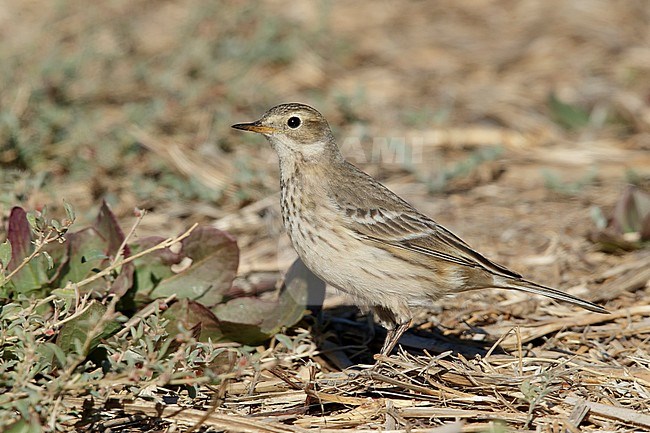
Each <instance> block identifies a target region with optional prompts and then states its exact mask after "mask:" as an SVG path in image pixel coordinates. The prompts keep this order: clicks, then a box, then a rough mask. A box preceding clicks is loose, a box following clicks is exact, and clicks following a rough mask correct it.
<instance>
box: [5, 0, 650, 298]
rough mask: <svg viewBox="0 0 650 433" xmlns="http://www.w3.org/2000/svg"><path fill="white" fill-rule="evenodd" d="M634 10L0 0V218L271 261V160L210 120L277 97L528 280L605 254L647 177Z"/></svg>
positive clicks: (527, 4) (577, 273) (644, 10)
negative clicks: (117, 228) (200, 245)
mask: <svg viewBox="0 0 650 433" xmlns="http://www.w3.org/2000/svg"><path fill="white" fill-rule="evenodd" d="M649 24H650V3H648V2H646V1H642V0H639V1H594V0H589V1H586V0H585V1H583V0H577V1H571V2H567V1H563V0H546V1H535V0H524V1H508V0H500V1H496V0H476V1H452V0H449V1H435V2H424V1H408V2H399V3H398V2H377V1H357V2H344V1H334V0H331V1H314V2H281V1H265V2H244V1H218V2H206V1H199V0H178V1H132V0H129V1H126V0H107V1H103V2H96V3H92V5H90V4H89V3H88V2H82V1H78V0H58V1H48V2H45V1H37V0H22V1H20V2H17V1H9V0H3V1H0V59H2V61H1V62H0V167H1V170H0V179H1V190H0V214H2V215H3V217H6V216H7V214H8V211H9V209H10V207H11V206H13V205H17V204H20V205H22V206H24V207H25V208H26V209H39V208H41V207H43V206H45V205H47V206H48V208H49V209H50V213H51V214H54V215H57V214H58V215H59V216H61V215H64V213H63V210H62V204H63V200H65V201H66V202H68V203H70V204H72V205H73V206H74V208H75V210H76V211H77V215H78V218H79V224H78V227H82V226H83V225H84V224H85V223H87V222H88V221H90V220H92V219H93V218H94V216H95V215H96V213H97V209H98V207H99V203H100V201H101V200H102V199H103V198H105V199H106V200H107V201H108V202H109V203H110V204H111V206H112V208H113V210H114V211H115V213H116V214H117V216H118V218H119V220H120V223H121V224H122V227H123V228H125V229H127V228H128V227H129V225H130V223H131V221H133V219H134V216H133V209H134V208H135V207H139V208H144V209H148V210H150V211H151V213H150V214H149V215H148V216H147V217H146V218H145V220H144V222H143V223H142V225H141V227H140V228H139V229H138V235H142V236H143V235H149V234H158V235H162V236H171V235H172V234H175V233H178V232H180V231H181V230H183V229H184V228H187V227H188V226H189V225H190V224H191V223H193V222H201V223H207V224H216V226H217V227H219V228H222V229H225V230H228V231H230V232H231V233H233V234H234V235H236V236H237V238H238V241H239V245H240V248H241V250H242V259H241V268H240V272H241V273H242V274H246V273H250V272H253V271H277V270H281V271H282V270H284V269H286V268H287V267H288V266H289V264H290V263H291V260H292V254H293V253H292V251H291V248H290V246H289V244H288V242H287V241H286V240H285V238H284V237H283V235H282V229H281V223H280V219H279V210H278V196H277V191H278V189H279V183H278V171H277V161H276V157H275V155H274V154H273V152H272V150H271V149H270V147H269V146H268V145H267V143H266V141H265V140H263V139H262V138H261V137H259V136H254V135H253V134H243V133H240V132H237V131H234V130H232V129H231V128H230V125H231V124H233V123H237V122H243V121H253V120H256V119H257V118H259V117H260V116H261V115H262V114H263V113H264V111H266V110H267V109H268V108H269V107H271V106H273V105H275V104H278V103H282V102H290V101H295V102H304V103H307V104H309V105H312V106H314V107H315V108H317V109H318V110H319V111H321V112H322V113H323V114H324V115H325V117H326V118H327V119H328V120H329V122H330V123H331V126H332V127H333V130H334V133H335V136H336V137H337V139H338V141H339V143H340V144H341V146H342V149H343V152H344V153H345V154H346V155H347V156H348V157H349V158H350V159H351V160H353V161H354V162H355V163H356V164H358V165H359V166H361V167H362V168H363V169H364V170H366V171H368V172H369V173H371V174H372V175H374V176H376V177H378V178H379V179H380V180H381V181H382V182H384V183H386V184H387V185H388V186H389V187H391V188H392V189H393V190H395V191H396V192H397V193H399V194H401V195H402V196H404V197H405V198H406V199H408V200H409V201H410V202H412V203H413V204H415V205H416V206H417V207H418V208H419V209H421V210H422V211H424V212H425V213H427V214H429V215H430V216H432V217H433V218H434V219H436V220H437V221H438V222H440V223H442V224H444V225H446V226H447V227H449V228H451V229H452V230H453V231H455V232H456V233H458V234H459V235H461V236H462V237H463V238H465V239H466V240H467V241H468V242H469V243H470V244H472V245H473V246H474V247H476V248H478V249H479V250H482V251H484V252H485V253H486V254H487V255H488V256H489V257H492V258H494V259H497V260H499V261H501V262H502V263H504V264H506V265H509V266H512V267H514V268H515V269H517V270H519V271H521V272H524V273H526V274H527V275H529V276H531V277H532V278H537V279H539V280H540V281H542V282H544V283H545V284H549V285H566V284H569V285H570V286H574V285H579V284H580V283H581V282H584V281H586V279H587V278H588V277H589V276H590V275H593V274H594V272H596V271H597V270H598V269H606V268H608V267H611V266H613V265H615V264H617V263H619V262H620V261H621V260H624V259H623V258H621V256H611V255H607V254H604V253H602V252H600V251H598V248H595V247H594V245H593V243H592V242H591V241H590V240H589V239H588V237H589V233H590V232H591V231H593V230H595V229H596V228H597V227H598V226H599V224H600V225H601V226H602V225H603V224H604V221H605V220H606V218H607V216H608V215H609V214H610V212H611V210H612V209H613V208H614V205H615V203H616V200H617V199H618V197H619V195H620V194H621V191H623V189H624V187H625V185H626V184H629V183H633V184H636V185H638V186H639V187H640V188H646V187H647V185H648V180H649V179H650V25H649Z"/></svg>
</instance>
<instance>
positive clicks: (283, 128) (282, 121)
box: [232, 103, 338, 160]
mask: <svg viewBox="0 0 650 433" xmlns="http://www.w3.org/2000/svg"><path fill="white" fill-rule="evenodd" d="M232 127H233V128H235V129H241V130H243V131H251V132H257V133H258V134H262V135H264V136H265V137H266V138H267V139H268V140H269V142H270V143H271V145H272V146H273V148H274V149H275V150H276V152H277V153H278V155H279V156H280V159H281V160H282V159H284V158H297V157H302V159H306V160H314V159H322V158H324V157H331V156H335V155H337V154H338V148H337V147H336V143H335V141H334V137H333V136H332V132H331V130H330V126H329V124H328V123H327V120H325V118H324V117H323V115H322V114H320V113H319V112H318V111H317V110H316V109H314V108H312V107H310V106H309V105H305V104H298V103H291V104H281V105H276V106H275V107H273V108H271V109H270V110H268V111H267V112H266V113H264V115H263V116H262V118H261V119H259V120H257V121H255V122H251V123H238V124H236V125H232Z"/></svg>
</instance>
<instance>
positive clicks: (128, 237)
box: [111, 210, 147, 265]
mask: <svg viewBox="0 0 650 433" xmlns="http://www.w3.org/2000/svg"><path fill="white" fill-rule="evenodd" d="M146 214H147V211H146V210H141V211H140V215H139V216H138V219H137V220H136V221H135V223H133V226H131V229H130V230H129V232H128V233H127V234H126V236H124V240H123V241H122V244H121V245H120V247H119V248H118V249H117V252H116V253H115V257H114V258H113V261H112V262H111V265H114V264H115V263H117V262H118V261H119V260H120V259H121V258H122V257H123V256H124V249H125V248H126V244H127V243H128V242H129V241H130V240H131V238H132V237H133V235H134V234H135V229H137V228H138V226H139V225H140V223H141V222H142V220H143V219H144V216H145V215H146Z"/></svg>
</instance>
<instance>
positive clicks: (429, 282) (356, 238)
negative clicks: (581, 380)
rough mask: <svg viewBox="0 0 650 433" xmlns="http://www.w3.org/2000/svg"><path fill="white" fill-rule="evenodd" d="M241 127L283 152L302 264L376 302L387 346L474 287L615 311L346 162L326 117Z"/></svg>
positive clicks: (286, 195)
mask: <svg viewBox="0 0 650 433" xmlns="http://www.w3.org/2000/svg"><path fill="white" fill-rule="evenodd" d="M232 127H233V128H235V129H241V130H244V131H251V132H257V133H259V134H262V135H264V136H265V137H266V138H267V140H269V142H270V143H271V146H272V147H273V149H274V150H275V151H276V152H277V154H278V157H279V159H280V188H281V207H282V221H283V222H284V226H285V228H286V230H287V233H288V234H289V237H290V238H291V242H292V244H293V247H294V248H295V249H296V252H297V253H298V256H300V258H301V259H302V261H303V262H304V264H305V265H306V266H307V267H308V268H309V269H310V270H311V271H312V272H313V273H314V274H316V275H317V276H318V277H319V278H321V279H322V280H323V281H325V282H327V283H328V284H330V285H332V286H334V287H336V288H338V289H340V290H343V291H344V292H346V293H348V294H349V295H350V296H351V297H352V298H353V299H354V301H355V303H356V304H357V305H358V306H359V307H360V308H361V309H362V310H364V311H368V310H371V311H372V312H373V313H374V314H375V317H376V318H377V319H378V320H379V322H380V323H381V324H382V325H383V326H385V327H386V329H387V330H388V333H387V336H386V340H385V342H384V345H383V347H382V349H381V354H383V355H388V354H390V352H391V351H392V350H393V348H394V347H395V344H396V343H397V341H398V340H399V338H400V336H401V335H402V334H403V333H404V332H405V331H406V330H407V329H408V328H409V327H410V325H411V321H412V319H413V316H414V310H415V309H418V308H422V307H428V306H431V305H432V304H433V303H435V302H436V301H437V300H438V299H440V298H441V297H443V296H445V295H448V294H453V293H458V292H463V291H466V290H474V289H484V288H500V289H515V290H521V291H524V292H529V293H534V294H538V295H544V296H548V297H550V298H554V299H558V300H561V301H566V302H570V303H572V304H576V305H579V306H581V307H583V308H586V309H587V310H591V311H596V312H598V313H607V310H605V309H604V308H602V307H600V306H598V305H596V304H593V303H591V302H588V301H584V300H582V299H579V298H577V297H575V296H572V295H570V294H568V293H564V292H561V291H559V290H556V289H552V288H550V287H545V286H542V285H540V284H537V283H533V282H532V281H527V280H525V279H523V278H522V276H521V275H519V274H517V273H516V272H513V271H511V270H509V269H507V268H506V267H504V266H502V265H499V264H497V263H494V262H492V261H490V260H488V259H487V258H485V257H483V256H482V255H481V254H479V253H478V252H476V251H475V250H473V249H472V248H471V247H470V246H469V245H467V244H466V243H465V242H464V241H463V240H462V239H460V238H459V237H458V236H456V235H454V234H453V233H452V232H450V231H449V230H447V229H446V228H444V227H443V226H441V225H440V224H438V223H436V222H435V221H434V220H432V219H431V218H429V217H427V216H426V215H423V214H422V213H420V212H418V211H417V210H416V209H415V208H413V207H412V206H411V205H410V204H408V203H407V202H406V201H404V200H403V199H401V198H400V197H399V196H397V195H396V194H395V193H393V192H392V191H390V190H389V189H388V188H386V187H385V186H384V185H382V184H381V183H379V182H377V181H376V180H374V179H373V178H372V177H370V176H369V175H368V174H366V173H364V172H363V171H361V170H359V169H358V168H357V167H355V166H354V165H352V164H350V163H349V162H347V161H346V160H345V159H344V158H343V155H342V154H341V152H340V151H339V148H338V146H337V145H336V141H335V140H334V136H333V135H332V131H331V130H330V127H329V124H328V123H327V121H326V120H325V118H324V117H323V116H322V115H321V114H320V113H319V112H318V111H316V110H315V109H314V108H312V107H310V106H308V105H304V104H297V103H292V104H281V105H278V106H275V107H273V108H271V109H270V110H269V111H267V112H266V113H265V114H264V116H262V118H261V119H260V120H258V121H256V122H252V123H239V124H236V125H233V126H232Z"/></svg>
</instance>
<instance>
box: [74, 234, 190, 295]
mask: <svg viewBox="0 0 650 433" xmlns="http://www.w3.org/2000/svg"><path fill="white" fill-rule="evenodd" d="M196 226H198V223H195V224H194V225H193V226H192V227H190V228H189V229H188V230H187V231H186V232H185V233H183V234H182V235H179V236H176V237H172V238H167V239H165V240H164V241H162V242H161V243H159V244H157V245H154V246H153V247H151V248H149V249H146V250H144V251H140V252H139V253H137V254H134V255H132V256H129V257H127V258H125V259H123V260H120V261H119V262H115V263H113V264H111V265H110V266H108V267H106V268H104V269H102V270H101V271H100V272H98V273H96V274H95V275H93V276H92V277H88V278H86V279H85V280H82V281H80V282H78V283H75V284H74V285H75V286H77V287H82V286H85V285H86V284H89V283H92V282H93V281H95V280H98V279H100V278H103V277H104V276H106V275H108V274H109V273H110V272H111V271H112V270H113V269H116V268H119V267H120V266H123V265H125V264H127V263H129V262H132V261H134V260H136V259H139V258H140V257H142V256H146V255H147V254H150V253H152V252H154V251H158V250H162V249H164V248H169V247H171V246H172V245H174V244H175V243H176V242H180V241H182V240H183V239H185V238H186V237H188V236H189V235H190V234H191V233H192V231H193V230H194V229H195V228H196Z"/></svg>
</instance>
